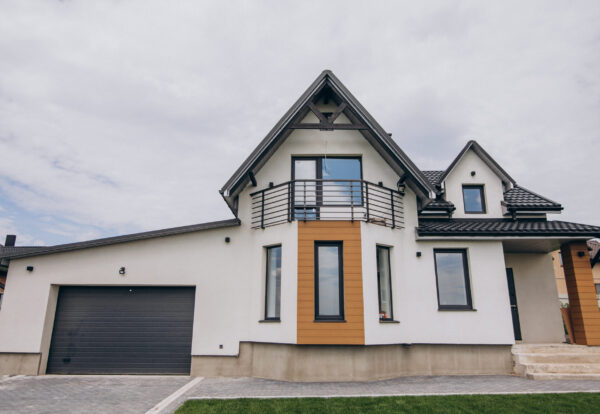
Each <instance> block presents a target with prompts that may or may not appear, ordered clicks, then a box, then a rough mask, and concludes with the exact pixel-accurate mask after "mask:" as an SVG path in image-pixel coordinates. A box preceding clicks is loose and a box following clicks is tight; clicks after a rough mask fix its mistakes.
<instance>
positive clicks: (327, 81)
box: [220, 70, 435, 213]
mask: <svg viewBox="0 0 600 414" xmlns="http://www.w3.org/2000/svg"><path fill="white" fill-rule="evenodd" d="M325 86H328V87H329V88H331V89H332V90H333V92H334V93H336V94H337V95H339V96H340V98H342V99H343V100H344V102H345V103H346V104H347V106H348V108H347V109H350V110H351V111H352V112H354V113H356V114H357V115H358V117H359V118H360V121H361V122H362V123H364V124H365V125H366V126H367V128H368V130H369V131H370V132H371V133H372V135H373V137H374V138H375V140H376V141H377V144H378V145H379V146H381V147H382V148H383V149H384V150H385V151H386V152H387V153H388V154H389V155H390V156H391V158H392V159H393V161H394V162H395V163H396V164H397V165H398V166H399V167H400V168H401V169H402V170H403V171H405V172H407V173H408V175H409V176H410V177H412V179H413V180H414V182H415V183H416V184H417V185H418V186H419V187H420V188H421V192H422V193H424V194H426V196H427V197H429V196H430V195H431V194H432V193H434V192H435V188H434V187H432V186H431V184H429V181H428V180H427V178H426V177H425V176H424V175H423V173H422V172H421V170H420V169H419V168H418V167H417V166H416V165H415V164H414V163H413V162H412V161H411V160H410V158H408V156H407V155H406V154H405V153H404V152H403V151H402V150H401V149H400V147H399V146H398V144H396V142H395V141H394V140H393V139H392V138H391V137H390V136H389V134H388V133H387V132H386V131H385V130H384V129H383V128H382V127H381V126H380V125H379V124H378V123H377V121H375V119H374V118H373V117H372V116H371V115H370V114H369V112H367V110H366V109H365V108H364V107H363V106H362V105H361V104H360V102H358V100H357V99H356V98H355V97H354V95H352V93H350V91H349V90H348V89H347V88H346V87H345V86H344V85H343V84H342V82H340V80H339V79H338V78H337V77H336V76H335V75H334V74H333V73H332V72H331V71H330V70H324V71H323V72H322V73H321V74H320V75H319V76H318V77H317V79H315V81H314V82H313V83H312V84H311V85H310V86H309V87H308V89H307V90H306V91H305V92H304V93H303V94H302V95H301V96H300V98H299V99H298V100H297V101H296V102H295V103H294V104H293V105H292V107H291V108H290V109H289V110H288V111H287V112H286V113H285V115H284V116H283V117H282V118H281V119H280V120H279V121H278V122H277V124H275V126H274V127H273V129H271V131H270V132H269V133H268V134H267V136H266V137H265V138H264V139H263V140H262V141H261V142H260V143H259V144H258V146H257V147H256V148H255V149H254V151H252V153H251V154H250V155H249V156H248V158H247V159H246V160H245V161H244V162H243V163H242V165H240V167H239V168H238V169H237V170H236V172H235V173H234V174H233V175H232V176H231V178H229V180H227V182H226V183H225V185H223V188H221V190H220V193H221V194H222V195H223V197H224V198H225V201H226V202H227V204H228V205H229V207H230V208H231V209H232V211H234V213H236V211H235V204H234V200H233V195H234V193H235V192H237V191H241V187H242V184H245V183H247V182H248V181H249V177H248V174H249V173H250V172H252V173H256V171H255V170H254V169H255V168H257V167H259V166H260V165H262V164H261V163H262V162H263V161H264V159H268V157H270V156H271V155H272V154H273V153H274V152H275V150H276V149H277V148H278V146H279V145H280V143H281V142H282V140H283V139H285V136H284V134H283V132H284V131H285V130H286V128H287V127H288V126H289V124H290V123H292V122H293V121H294V119H295V118H296V117H297V116H298V115H299V114H300V112H301V110H302V109H303V108H305V107H306V106H307V105H308V103H309V102H310V100H311V99H312V98H313V97H314V96H315V95H316V94H317V93H319V92H320V91H321V90H322V89H323V88H324V87H325ZM376 149H378V148H376Z"/></svg>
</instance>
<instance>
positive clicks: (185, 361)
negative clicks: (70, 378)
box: [46, 286, 195, 374]
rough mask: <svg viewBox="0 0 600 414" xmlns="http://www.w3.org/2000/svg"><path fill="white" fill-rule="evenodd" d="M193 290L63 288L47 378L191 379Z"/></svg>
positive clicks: (58, 304)
mask: <svg viewBox="0 0 600 414" xmlns="http://www.w3.org/2000/svg"><path fill="white" fill-rule="evenodd" d="M194 298H195V288H193V287H139V286H130V287H122V286H119V287H89V286H62V287H60V290H59V295H58V303H57V308H56V317H55V320H54V329H53V331H52V342H51V345H50V353H49V356H48V367H47V370H46V372H47V373H48V374H189V373H190V365H191V351H192V326H193V322H194Z"/></svg>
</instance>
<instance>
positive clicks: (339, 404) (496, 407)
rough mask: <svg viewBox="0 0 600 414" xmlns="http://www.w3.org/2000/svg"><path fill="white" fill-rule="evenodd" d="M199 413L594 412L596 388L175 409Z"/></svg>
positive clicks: (599, 398) (193, 403) (194, 403)
mask: <svg viewBox="0 0 600 414" xmlns="http://www.w3.org/2000/svg"><path fill="white" fill-rule="evenodd" d="M205 413H240V414H241V413H243V414H254V413H256V414H262V413H286V414H287V413H298V414H300V413H302V414H305V413H323V414H335V413H340V414H355V413H403V414H409V413H418V414H434V413H435V414H438V413H444V414H459V413H460V414H471V413H472V414H505V413H511V414H512V413H518V414H538V413H539V414H559V413H560V414H571V413H573V414H575V413H577V414H580V413H582V414H594V413H600V394H588V393H572V394H522V395H514V394H513V395H451V396H431V397H376V398H370V397H368V398H365V397H360V398H277V399H253V398H240V399H235V400H190V401H187V402H186V403H185V404H183V405H182V406H181V407H179V409H178V410H177V411H176V412H175V414H205Z"/></svg>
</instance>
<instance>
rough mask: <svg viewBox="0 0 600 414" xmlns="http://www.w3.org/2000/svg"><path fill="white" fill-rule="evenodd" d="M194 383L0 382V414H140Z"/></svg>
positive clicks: (126, 379) (161, 379) (105, 379)
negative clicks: (187, 384) (184, 386)
mask: <svg viewBox="0 0 600 414" xmlns="http://www.w3.org/2000/svg"><path fill="white" fill-rule="evenodd" d="M190 380H191V378H190V377H183V376H172V377H171V376H169V377H167V376H40V377H12V378H8V379H6V378H5V379H3V380H0V413H11V414H14V413H23V414H28V413H36V414H41V413H43V414H54V413H56V414H59V413H60V414H64V413H69V414H78V413H82V414H84V413H85V414H90V413H94V414H96V413H97V414H103V413H111V414H113V413H119V414H140V413H142V414H143V413H145V412H146V411H147V410H149V409H151V408H152V407H154V406H155V405H156V404H157V403H159V402H160V401H162V400H163V399H164V398H166V397H167V396H169V395H171V394H172V393H173V392H175V391H176V390H177V389H179V388H180V387H182V386H183V385H185V384H186V383H187V382H189V381H190Z"/></svg>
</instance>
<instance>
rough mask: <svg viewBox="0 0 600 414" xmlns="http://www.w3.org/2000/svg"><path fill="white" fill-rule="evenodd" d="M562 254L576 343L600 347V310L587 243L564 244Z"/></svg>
mask: <svg viewBox="0 0 600 414" xmlns="http://www.w3.org/2000/svg"><path fill="white" fill-rule="evenodd" d="M579 252H583V255H582V257H579V254H578V253H579ZM561 253H562V257H563V268H564V272H565V280H566V282H567V290H568V293H569V307H570V308H571V321H572V324H573V333H574V336H575V343H576V344H580V345H600V309H598V300H597V299H596V288H595V287H594V277H593V275H592V267H591V266H590V256H589V254H588V249H587V244H586V243H585V242H573V243H569V244H565V245H563V246H562V247H561Z"/></svg>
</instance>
